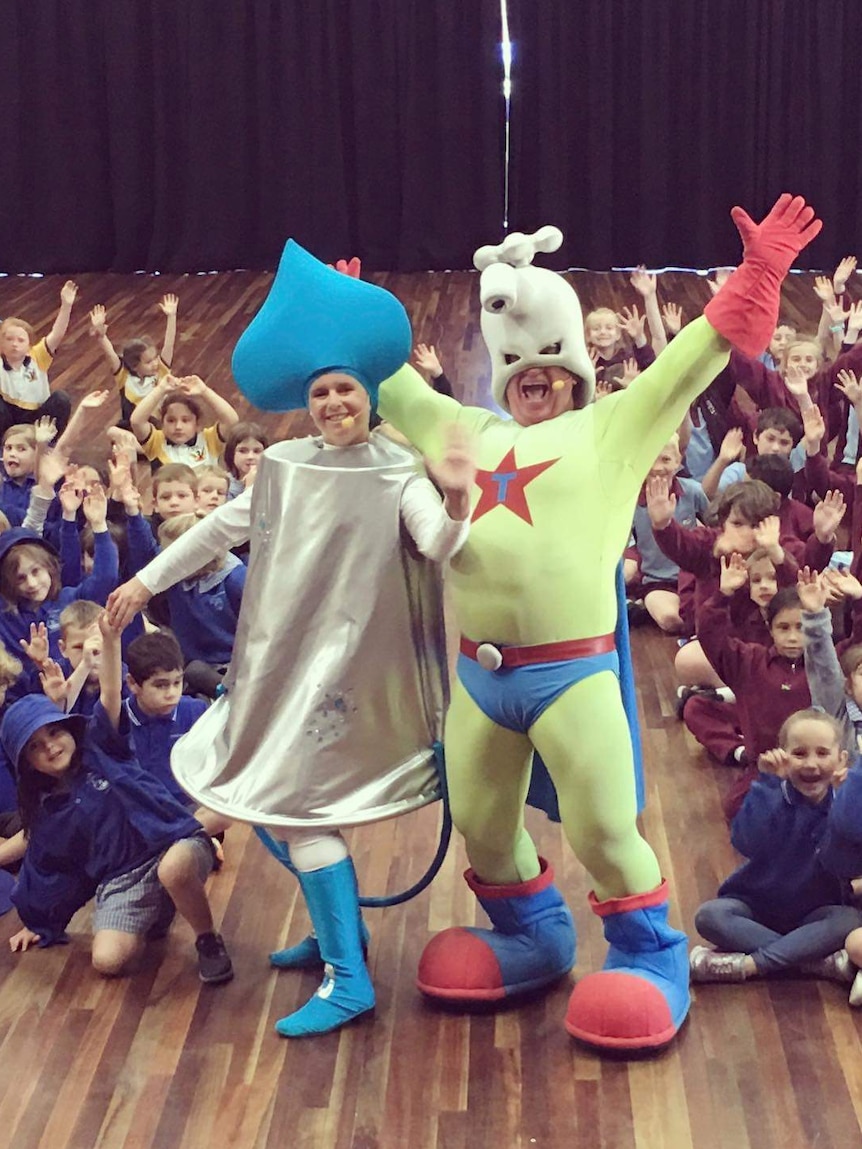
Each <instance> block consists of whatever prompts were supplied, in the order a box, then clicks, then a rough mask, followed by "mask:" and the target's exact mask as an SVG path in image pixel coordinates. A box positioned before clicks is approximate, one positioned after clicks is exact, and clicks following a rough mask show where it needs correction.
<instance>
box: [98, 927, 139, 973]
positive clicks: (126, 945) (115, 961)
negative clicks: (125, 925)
mask: <svg viewBox="0 0 862 1149" xmlns="http://www.w3.org/2000/svg"><path fill="white" fill-rule="evenodd" d="M145 944H146V942H145V940H144V938H143V937H141V935H140V934H128V933H125V932H124V931H123V930H97V931H96V933H95V934H94V935H93V969H94V970H95V971H96V972H97V973H100V974H102V976H103V977H118V976H119V975H120V974H122V973H126V972H127V971H128V967H129V965H130V964H131V963H132V962H133V961H134V959H135V958H137V957H139V956H140V954H142V953H143V952H144V946H145Z"/></svg>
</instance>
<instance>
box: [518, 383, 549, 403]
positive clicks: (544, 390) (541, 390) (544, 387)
mask: <svg viewBox="0 0 862 1149" xmlns="http://www.w3.org/2000/svg"><path fill="white" fill-rule="evenodd" d="M518 389H519V391H520V393H521V398H522V399H525V400H526V401H527V402H528V403H538V402H541V401H542V400H543V399H547V397H548V396H549V395H550V393H551V388H550V387H549V386H548V384H547V383H545V382H544V381H543V380H522V381H521V382H520V383H519V384H518Z"/></svg>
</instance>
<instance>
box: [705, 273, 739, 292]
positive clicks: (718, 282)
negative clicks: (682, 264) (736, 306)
mask: <svg viewBox="0 0 862 1149" xmlns="http://www.w3.org/2000/svg"><path fill="white" fill-rule="evenodd" d="M732 272H733V268H732V267H717V268H716V269H715V272H714V273H713V276H712V279H708V280H707V281H706V285H707V287H708V288H709V290H710V291H711V292H712V294H713V295H718V293H719V291H721V289H722V287H724V285H725V283H727V281H728V279H730V276H731V273H732Z"/></svg>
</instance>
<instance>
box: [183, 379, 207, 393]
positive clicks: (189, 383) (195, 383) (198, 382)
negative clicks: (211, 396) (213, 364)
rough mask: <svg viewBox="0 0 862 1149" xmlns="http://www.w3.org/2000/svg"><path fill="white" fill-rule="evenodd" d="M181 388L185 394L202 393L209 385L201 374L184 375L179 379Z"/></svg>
mask: <svg viewBox="0 0 862 1149" xmlns="http://www.w3.org/2000/svg"><path fill="white" fill-rule="evenodd" d="M179 389H180V391H182V392H183V394H185V395H202V394H203V393H204V391H206V390H207V385H206V383H204V381H203V379H201V377H200V375H183V377H182V379H180V380H179Z"/></svg>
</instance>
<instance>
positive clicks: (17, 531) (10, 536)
mask: <svg viewBox="0 0 862 1149" xmlns="http://www.w3.org/2000/svg"><path fill="white" fill-rule="evenodd" d="M19 543H38V544H39V545H40V546H42V547H44V548H45V550H46V551H48V552H49V553H50V554H52V555H55V556H56V555H57V548H56V547H53V546H52V545H51V544H50V543H49V542H46V541H45V540H44V539H43V538H42V536H41V535H37V534H36V532H35V531H31V530H29V529H28V528H27V527H10V529H9V530H8V531H3V533H2V534H0V562H2V561H3V559H4V558H5V557H6V555H8V553H9V552H10V551H11V550H12V548H13V547H16V546H18V545H19Z"/></svg>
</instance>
